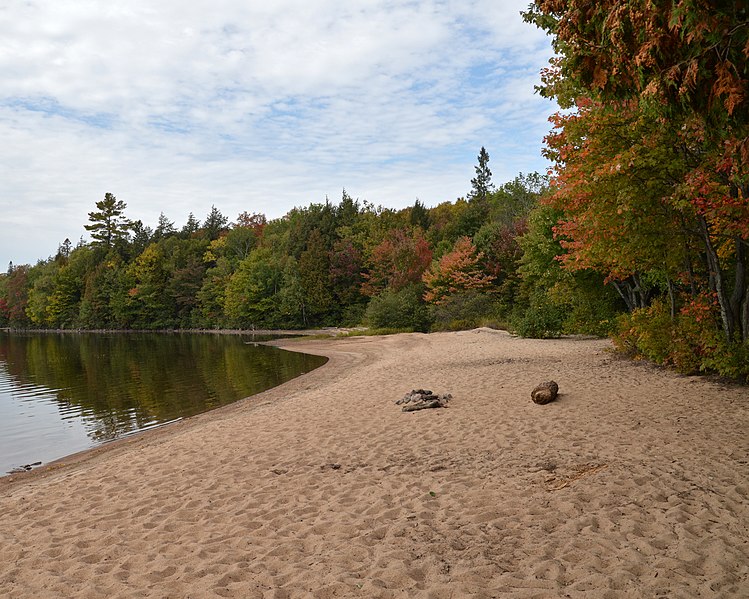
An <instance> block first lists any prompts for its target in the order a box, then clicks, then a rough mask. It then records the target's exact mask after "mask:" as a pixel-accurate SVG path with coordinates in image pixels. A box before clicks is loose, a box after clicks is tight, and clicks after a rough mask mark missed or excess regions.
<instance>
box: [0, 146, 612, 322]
mask: <svg viewBox="0 0 749 599" xmlns="http://www.w3.org/2000/svg"><path fill="white" fill-rule="evenodd" d="M488 163H489V155H488V153H487V152H486V150H485V149H484V148H482V149H481V152H480V154H479V156H478V166H476V177H475V178H474V179H473V180H472V181H471V191H470V193H468V194H467V197H466V198H459V199H458V200H456V201H454V202H444V203H442V204H440V205H438V206H435V207H433V208H427V207H426V206H424V205H423V204H422V203H421V202H420V201H418V200H417V201H416V202H415V203H414V204H413V206H411V207H408V208H405V209H402V210H393V209H388V208H382V207H375V206H373V205H372V204H370V203H368V202H366V201H364V202H361V201H359V200H354V199H353V198H351V197H350V196H349V195H348V194H347V193H346V191H345V190H344V191H343V194H342V198H341V200H340V202H338V203H333V202H330V201H328V200H326V201H325V202H324V203H316V204H311V205H309V206H307V207H300V208H294V209H293V210H291V211H290V212H289V213H288V214H286V215H285V216H283V217H282V218H278V219H275V220H270V221H269V220H267V219H266V217H265V216H264V215H262V214H255V213H249V212H243V213H242V214H239V215H238V216H237V218H236V219H235V220H234V221H233V222H230V220H229V218H228V217H226V216H224V215H223V214H222V213H221V211H220V210H219V209H218V208H216V207H215V206H213V207H211V210H210V211H209V213H208V214H207V215H206V217H205V218H204V219H203V220H202V221H199V220H198V219H197V218H195V216H194V215H192V214H190V216H189V217H188V220H187V222H186V223H185V224H184V225H183V226H182V227H181V228H180V227H177V226H175V224H174V223H173V222H172V221H170V220H169V218H167V217H166V216H165V215H164V214H163V213H162V214H161V215H160V217H159V219H158V223H157V224H156V226H155V227H154V228H151V227H148V226H146V225H144V224H143V223H142V222H141V221H132V220H130V219H129V218H128V217H127V214H126V210H127V206H126V204H125V203H124V202H123V201H121V200H118V199H117V198H116V197H115V196H114V195H113V194H111V193H107V194H105V196H104V199H103V200H101V201H98V202H96V209H95V210H93V211H91V212H90V213H89V222H88V223H87V224H85V225H84V226H85V229H86V230H87V231H88V232H89V234H90V237H91V239H90V241H88V242H86V241H81V242H79V243H78V244H77V245H76V246H75V247H73V246H72V244H71V243H70V241H69V240H65V242H63V243H62V244H60V247H59V249H58V252H57V254H56V255H55V256H51V257H49V258H48V259H46V260H40V261H39V262H38V263H37V264H35V265H33V266H30V265H15V266H14V265H10V266H9V268H8V272H7V273H6V274H4V275H2V276H0V322H1V323H2V324H3V325H5V326H11V327H27V328H33V327H39V328H61V329H66V328H73V329H78V328H83V329H172V328H253V327H254V328H299V327H318V326H334V325H336V326H337V325H348V326H352V325H358V324H362V323H366V324H369V325H370V326H372V327H375V328H387V329H399V330H400V329H409V330H422V331H426V330H432V329H446V328H460V327H463V326H471V325H476V324H481V323H500V324H502V323H507V322H509V320H510V319H513V318H514V319H515V320H518V321H519V320H522V318H521V317H522V315H523V314H522V310H520V309H519V306H521V305H524V304H525V303H526V302H525V301H524V300H522V301H521V298H524V297H526V296H527V295H528V293H529V290H528V289H527V288H526V287H525V286H524V284H523V275H522V274H521V272H520V270H519V267H520V264H521V258H522V255H523V249H522V248H521V239H520V238H521V237H522V236H523V235H525V234H527V233H528V223H529V215H530V214H531V213H532V212H533V210H534V209H535V208H536V207H537V206H538V200H539V197H540V196H541V195H542V194H543V193H544V192H545V190H546V189H547V180H546V177H544V176H541V175H539V174H537V173H533V174H529V175H523V174H521V175H519V176H518V177H516V178H515V179H514V180H513V181H510V182H508V183H505V184H503V185H500V186H499V187H498V188H495V186H494V185H493V183H492V181H491V177H492V175H491V170H490V169H489V166H488ZM599 282H600V281H599ZM557 325H558V326H556V329H555V330H557V331H561V324H560V323H557ZM552 328H554V327H552ZM550 332H552V333H553V332H554V331H550Z"/></svg>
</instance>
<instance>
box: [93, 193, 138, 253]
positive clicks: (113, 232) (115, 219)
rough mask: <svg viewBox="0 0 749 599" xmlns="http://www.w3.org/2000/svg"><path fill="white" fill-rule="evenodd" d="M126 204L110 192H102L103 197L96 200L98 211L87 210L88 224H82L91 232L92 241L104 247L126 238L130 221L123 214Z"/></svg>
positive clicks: (130, 225)
mask: <svg viewBox="0 0 749 599" xmlns="http://www.w3.org/2000/svg"><path fill="white" fill-rule="evenodd" d="M126 207H127V204H125V202H123V201H122V200H118V199H117V198H116V197H114V195H113V194H111V193H106V194H104V199H103V200H101V201H99V202H96V208H97V210H98V211H94V212H89V213H88V220H90V221H91V224H90V225H84V228H85V229H86V231H89V232H90V233H91V238H92V239H93V240H94V241H93V243H95V244H97V245H101V246H103V247H105V248H111V247H113V246H114V245H115V244H116V243H117V242H118V241H123V240H125V239H127V236H128V231H129V230H130V228H131V227H132V223H131V222H130V221H129V220H127V218H125V216H124V214H123V213H124V212H125V208H126Z"/></svg>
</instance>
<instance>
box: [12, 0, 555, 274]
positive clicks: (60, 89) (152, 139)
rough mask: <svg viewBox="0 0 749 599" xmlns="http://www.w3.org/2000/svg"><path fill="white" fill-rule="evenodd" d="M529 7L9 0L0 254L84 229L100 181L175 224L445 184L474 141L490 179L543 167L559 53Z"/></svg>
mask: <svg viewBox="0 0 749 599" xmlns="http://www.w3.org/2000/svg"><path fill="white" fill-rule="evenodd" d="M525 4H526V2H524V1H521V2H502V3H496V2H490V1H489V0H486V1H485V0H476V1H464V2H453V1H452V0H432V1H424V2H412V1H406V0H359V1H354V0H349V1H345V2H344V1H340V0H317V1H316V2H314V3H310V2H308V1H301V0H274V1H273V2H262V3H261V2H246V1H245V0H212V1H210V2H208V1H206V0H195V1H192V2H189V3H184V2H176V1H172V0H162V1H160V2H158V3H153V2H147V1H145V0H131V1H130V2H128V3H120V4H119V5H118V4H116V3H115V4H114V5H113V4H112V3H109V4H107V3H101V2H94V1H93V0H91V1H88V2H81V1H80V0H76V1H72V0H58V1H57V2H54V3H49V2H34V1H27V2H18V3H12V4H10V5H6V6H5V8H4V9H3V8H0V11H1V12H2V13H3V18H2V19H0V76H2V80H3V87H2V90H0V135H2V137H3V140H4V143H3V144H2V147H0V181H1V183H0V213H2V214H3V216H2V218H1V219H0V261H5V262H7V261H8V260H11V259H12V260H13V261H14V262H16V263H19V262H26V261H33V260H34V259H36V258H38V257H45V256H46V255H48V254H50V253H53V252H54V251H55V250H56V248H57V244H58V243H59V242H60V241H62V240H63V239H64V238H65V237H70V238H71V239H77V237H78V236H79V235H80V234H82V233H84V231H83V224H85V223H86V218H87V213H88V211H90V210H92V209H93V204H94V202H95V201H97V200H100V199H101V198H102V197H103V196H104V193H105V192H112V193H114V194H115V195H117V197H118V198H119V199H122V200H124V201H125V202H127V204H128V216H129V217H130V218H140V219H142V220H143V221H144V222H146V223H147V224H154V223H155V221H156V218H157V217H158V214H159V213H160V212H162V211H163V212H164V213H166V214H167V216H168V217H169V218H171V219H172V220H175V221H177V224H178V225H179V224H181V222H184V220H183V219H186V217H187V214H188V212H193V213H194V214H195V215H196V216H197V217H198V218H202V217H204V216H205V214H206V213H207V212H208V210H209V209H210V207H211V205H212V204H215V205H216V206H217V207H219V209H221V210H222V211H223V212H224V213H225V214H226V215H228V216H230V217H234V216H235V215H236V214H237V213H239V212H240V211H243V210H250V211H261V212H265V213H267V214H268V216H269V217H277V216H281V215H282V214H284V213H285V212H286V211H288V210H289V209H290V208H291V207H292V206H294V205H304V204H308V203H310V202H318V201H322V200H323V199H324V198H325V196H326V195H329V196H330V197H331V199H334V200H335V199H337V198H338V197H340V191H341V189H342V188H343V187H346V189H347V190H348V191H349V192H350V193H351V194H352V195H353V196H355V197H361V198H362V199H367V200H369V201H372V202H373V203H375V204H383V205H387V206H392V207H402V206H405V205H408V204H411V203H413V201H414V200H415V198H416V197H419V198H420V199H421V200H422V201H424V202H425V203H427V204H428V205H434V204H437V203H439V202H442V201H446V200H453V199H455V198H456V197H458V196H460V195H464V194H465V193H466V192H467V191H468V188H469V187H470V178H471V176H472V174H473V168H472V165H473V164H475V161H476V155H477V153H478V149H479V148H480V147H481V146H482V145H484V146H486V147H487V149H488V150H489V153H490V155H491V158H492V162H491V166H492V170H493V172H494V179H495V182H502V181H504V180H508V179H511V178H512V177H514V176H515V175H516V174H517V172H518V171H520V170H522V171H525V172H528V171H532V170H540V169H542V168H543V166H544V162H543V160H542V159H541V158H540V147H541V139H542V137H543V135H544V134H545V132H546V131H547V129H548V125H547V123H546V118H547V116H548V114H549V113H550V112H552V110H553V108H554V107H553V105H552V104H550V103H549V102H548V101H546V100H543V99H541V98H539V97H538V96H537V95H534V94H533V85H534V83H537V82H538V71H539V69H540V68H542V67H543V66H545V63H546V60H547V57H548V56H549V55H550V52H551V51H550V47H549V42H548V40H547V39H545V37H544V36H543V34H542V33H541V32H539V31H537V30H536V29H535V28H534V27H533V26H531V25H528V24H525V23H523V22H522V20H521V18H520V16H519V14H518V13H519V11H520V10H522V9H523V8H524V7H525ZM500 5H501V6H500ZM50 206H53V207H54V208H52V209H50V208H49V207H50ZM19 226H20V227H28V228H29V233H28V234H23V235H21V234H18V233H17V229H18V227H19ZM32 230H33V232H31V231H32ZM14 235H15V237H14Z"/></svg>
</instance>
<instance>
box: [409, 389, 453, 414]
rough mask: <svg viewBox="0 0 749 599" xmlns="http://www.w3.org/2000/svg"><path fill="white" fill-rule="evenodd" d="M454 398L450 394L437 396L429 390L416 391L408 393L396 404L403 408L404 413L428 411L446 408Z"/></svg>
mask: <svg viewBox="0 0 749 599" xmlns="http://www.w3.org/2000/svg"><path fill="white" fill-rule="evenodd" d="M452 398H453V396H452V395H450V394H449V393H448V394H446V395H437V394H435V393H432V392H431V391H429V390H427V389H414V390H413V391H411V392H410V393H406V394H405V395H404V396H403V397H402V398H401V399H399V400H398V401H396V402H395V404H396V405H399V406H403V407H402V408H401V409H402V410H403V411H404V412H415V411H416V410H426V409H428V408H446V407H447V402H448V401H450V400H451V399H452Z"/></svg>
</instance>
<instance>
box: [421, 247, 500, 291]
mask: <svg viewBox="0 0 749 599" xmlns="http://www.w3.org/2000/svg"><path fill="white" fill-rule="evenodd" d="M482 257H483V255H482V254H481V253H480V252H477V251H476V248H475V246H474V245H473V242H472V241H471V240H470V239H469V238H468V237H461V238H460V239H458V241H456V242H455V246H454V247H453V249H452V251H451V252H449V253H447V254H445V255H444V256H442V257H441V258H440V259H439V260H438V261H437V262H436V263H434V264H432V266H431V267H430V268H429V270H427V271H426V272H425V273H424V276H423V279H424V283H425V284H426V293H425V294H424V299H425V300H426V301H427V302H431V303H434V304H440V303H443V302H444V301H445V300H446V299H447V298H448V297H449V296H450V295H452V294H454V293H462V292H465V291H485V290H487V289H488V288H490V287H491V285H492V281H493V280H494V277H492V276H491V275H488V274H486V273H485V272H483V270H482V269H481V266H480V262H481V259H482Z"/></svg>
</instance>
